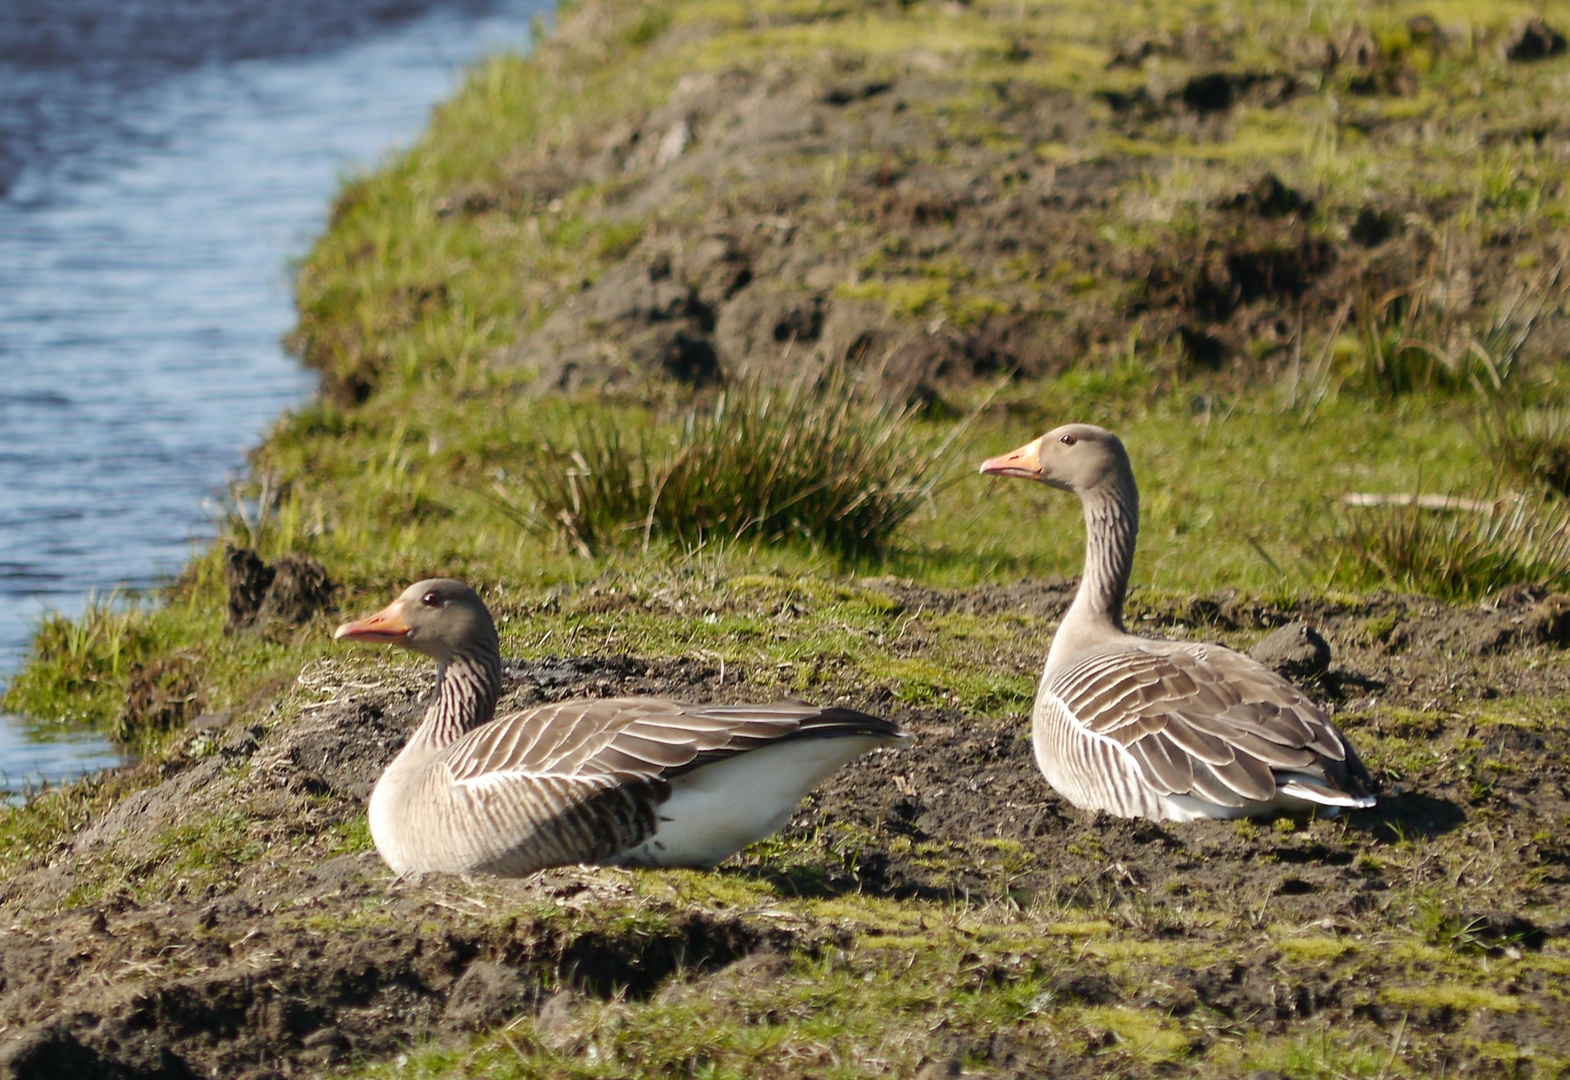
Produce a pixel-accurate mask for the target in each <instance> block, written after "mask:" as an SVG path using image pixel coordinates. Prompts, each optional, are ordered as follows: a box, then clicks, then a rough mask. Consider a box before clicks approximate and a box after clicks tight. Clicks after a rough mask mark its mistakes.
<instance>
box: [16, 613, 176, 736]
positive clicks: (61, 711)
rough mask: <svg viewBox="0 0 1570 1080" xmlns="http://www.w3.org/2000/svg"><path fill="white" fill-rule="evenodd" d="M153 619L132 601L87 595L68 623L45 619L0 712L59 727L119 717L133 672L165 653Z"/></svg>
mask: <svg viewBox="0 0 1570 1080" xmlns="http://www.w3.org/2000/svg"><path fill="white" fill-rule="evenodd" d="M170 644H171V642H170V640H169V638H168V636H167V634H165V633H164V627H163V626H162V625H160V620H159V619H158V618H157V617H156V615H155V614H154V613H153V612H152V611H151V610H150V609H149V607H148V605H147V604H145V603H143V602H142V601H141V600H139V599H136V598H130V597H125V596H122V595H121V594H119V593H118V592H117V593H112V594H110V595H109V596H107V597H100V596H97V595H95V594H89V596H88V597H87V599H86V601H85V602H84V603H83V605H82V613H81V614H80V615H79V616H77V617H76V618H74V619H72V618H68V617H66V616H64V615H60V614H47V615H45V616H43V618H42V619H40V620H39V623H38V629H37V630H36V631H35V632H34V634H33V645H32V650H31V652H30V653H29V655H28V659H27V663H26V666H25V667H24V668H23V670H22V672H21V674H20V675H18V676H17V678H15V679H14V680H12V682H11V684H10V686H9V687H7V689H6V693H5V697H4V699H3V700H0V706H3V707H4V708H5V709H6V710H8V711H10V712H15V713H21V714H24V715H28V716H33V717H38V718H47V719H50V720H58V721H60V722H61V723H68V724H80V723H90V724H93V723H96V724H107V723H109V722H111V721H113V720H114V719H115V718H116V717H117V716H118V715H119V713H120V707H121V703H122V702H123V701H124V698H125V688H126V683H127V680H128V678H129V676H130V673H131V671H132V669H133V668H135V667H137V666H138V665H141V664H143V663H145V662H146V661H148V660H150V659H151V658H153V657H154V656H158V655H162V654H163V653H165V652H166V651H168V650H169V648H170Z"/></svg>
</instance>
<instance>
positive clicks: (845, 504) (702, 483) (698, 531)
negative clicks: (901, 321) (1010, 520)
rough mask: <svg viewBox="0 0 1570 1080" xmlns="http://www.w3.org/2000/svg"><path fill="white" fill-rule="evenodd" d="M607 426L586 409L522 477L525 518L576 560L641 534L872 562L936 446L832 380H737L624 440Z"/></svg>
mask: <svg viewBox="0 0 1570 1080" xmlns="http://www.w3.org/2000/svg"><path fill="white" fill-rule="evenodd" d="M619 419H620V418H618V417H616V416H615V415H614V414H612V415H600V416H593V415H592V414H591V417H590V418H588V419H586V420H583V421H581V422H580V423H579V424H578V426H577V429H576V431H575V432H574V437H573V440H572V442H571V443H570V444H559V445H547V446H545V447H544V448H542V450H541V452H540V455H539V458H538V460H537V462H536V463H535V466H534V467H533V468H531V469H529V470H528V471H527V472H526V473H525V479H524V483H525V484H526V486H527V487H528V488H529V490H530V492H531V493H532V494H533V496H534V498H535V500H536V503H537V506H538V520H539V521H540V522H542V523H543V524H544V526H545V527H546V528H549V529H552V530H556V531H558V532H559V533H560V534H561V535H562V536H563V537H565V538H566V539H567V540H568V541H569V542H570V544H571V545H572V546H573V547H575V548H577V549H578V550H579V551H581V552H582V553H583V554H585V555H587V554H590V553H593V552H597V551H603V550H605V549H607V548H612V547H615V546H618V545H623V544H626V543H628V542H629V541H631V542H636V541H640V540H641V541H642V542H643V544H644V546H645V547H647V545H648V542H649V540H650V539H651V538H653V537H659V538H662V539H670V540H675V541H677V542H678V543H680V544H682V545H684V546H686V547H688V548H694V547H698V546H700V545H702V544H705V543H707V542H710V541H714V540H722V541H736V540H747V539H752V538H760V539H763V540H765V541H770V542H777V541H785V540H805V541H807V542H808V543H810V544H812V545H815V546H817V547H819V548H822V549H823V550H826V551H829V552H832V553H834V554H836V555H840V556H844V557H849V558H854V557H857V556H861V555H868V554H873V553H876V552H878V551H880V550H882V549H884V548H885V547H886V546H887V545H888V544H889V542H890V540H891V538H892V537H893V535H894V533H895V531H896V530H898V528H899V527H900V525H901V524H902V523H903V522H904V521H905V520H906V519H907V518H909V517H910V516H911V515H912V514H913V513H915V512H916V510H917V509H919V508H920V507H921V506H922V505H923V504H925V503H926V502H927V501H928V500H930V499H931V497H932V492H933V487H934V484H935V482H936V479H937V474H938V470H939V468H940V466H941V464H942V461H943V457H944V454H943V451H944V450H945V449H946V448H947V445H948V444H947V443H946V442H945V443H943V444H940V445H939V447H937V448H936V449H932V448H929V447H928V445H927V440H926V439H924V438H923V437H922V435H921V434H920V433H919V432H918V430H917V428H916V427H915V425H914V423H913V419H914V414H913V412H912V410H911V409H910V408H908V407H904V406H897V405H890V404H885V403H881V402H877V401H873V400H870V399H869V398H867V397H866V396H864V395H863V394H862V393H861V392H859V391H858V390H857V388H856V387H855V386H853V385H852V384H851V382H850V381H849V379H848V378H847V377H846V376H844V375H843V374H830V375H827V376H824V377H822V378H818V379H814V380H810V381H802V382H798V383H796V384H794V385H793V386H791V387H790V388H789V389H778V388H775V387H771V386H768V385H766V384H764V383H762V382H759V381H757V380H755V379H743V380H741V381H739V382H737V383H736V384H734V385H732V386H731V387H730V388H728V389H727V390H726V391H725V392H724V393H722V394H721V395H720V397H719V399H718V401H716V402H715V404H714V406H713V408H712V409H703V408H698V409H694V410H693V411H692V412H690V413H688V414H687V416H686V417H685V419H684V421H683V422H681V423H680V424H679V425H678V426H676V427H675V429H674V430H669V429H663V430H662V429H660V428H656V429H654V430H653V431H650V432H645V433H642V434H640V435H639V436H638V437H637V438H636V440H635V441H634V440H633V439H629V438H627V437H625V436H624V435H623V433H622V427H621V424H620V422H619Z"/></svg>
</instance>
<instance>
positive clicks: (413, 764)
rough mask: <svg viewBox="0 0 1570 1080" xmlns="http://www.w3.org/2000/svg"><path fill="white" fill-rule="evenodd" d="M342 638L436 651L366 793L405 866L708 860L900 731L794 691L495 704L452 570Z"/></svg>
mask: <svg viewBox="0 0 1570 1080" xmlns="http://www.w3.org/2000/svg"><path fill="white" fill-rule="evenodd" d="M334 636H335V637H338V638H344V639H347V640H350V641H367V642H384V643H389V644H394V645H399V646H402V647H404V648H407V649H412V650H414V651H415V652H419V653H423V654H425V655H426V656H429V657H431V658H432V659H434V660H435V661H436V662H437V664H438V665H439V666H438V670H437V676H436V694H435V696H434V697H433V698H432V700H431V703H430V705H429V707H428V708H427V709H426V711H425V716H424V718H423V719H422V720H421V721H420V724H419V727H417V728H416V729H415V732H414V734H413V735H412V736H410V738H409V741H408V743H407V744H406V745H405V746H404V748H403V750H402V751H401V752H400V753H399V754H398V756H397V757H396V758H394V759H393V761H392V763H391V764H390V765H388V766H387V770H386V771H385V772H383V773H382V776H381V779H379V780H378V781H377V782H376V787H375V788H374V789H373V790H372V792H371V805H370V825H371V837H372V839H373V840H375V842H376V850H377V851H378V852H380V853H381V856H382V858H383V859H385V860H386V861H387V865H389V866H390V867H392V869H393V870H394V871H396V872H398V873H400V874H405V873H413V872H422V871H429V870H438V871H445V872H448V873H460V874H461V873H487V874H497V875H502V876H520V875H523V874H528V873H532V872H533V871H535V870H539V869H542V868H544V867H547V866H560V865H565V864H569V863H619V864H628V865H638V866H713V865H714V864H716V863H718V862H720V861H721V860H722V859H724V858H726V857H727V856H729V855H731V854H732V853H734V852H736V851H738V850H740V849H741V848H743V847H745V846H746V845H747V844H750V843H752V842H753V841H755V840H761V839H762V838H764V837H765V836H768V835H769V834H770V833H772V832H774V831H775V830H777V829H778V828H779V827H780V826H782V825H784V824H785V822H786V821H787V820H789V818H790V815H791V814H792V812H794V810H795V809H796V805H797V803H799V802H800V801H801V799H802V797H803V796H804V795H806V794H807V792H809V791H811V790H812V788H814V787H815V786H816V785H817V784H818V783H819V782H820V781H821V780H823V779H824V778H825V777H827V776H828V775H829V774H830V773H832V772H833V771H834V770H835V769H838V768H839V767H840V766H841V765H844V764H845V763H846V762H848V761H850V760H851V759H853V758H855V757H858V756H860V755H861V754H864V753H866V752H868V751H869V750H873V749H876V748H877V747H881V746H903V745H905V744H907V743H908V742H909V740H908V739H907V738H906V736H905V735H904V734H903V733H902V732H901V731H900V730H899V728H897V727H896V726H895V725H893V724H892V723H890V722H888V721H887V720H881V719H878V718H877V717H874V716H868V715H866V714H865V713H860V712H857V711H855V710H853V709H841V708H827V709H825V708H818V707H817V706H814V705H808V704H805V703H804V702H799V701H780V702H775V703H774V704H772V705H712V706H703V705H688V704H684V703H682V702H678V701H670V700H667V699H664V698H599V699H590V700H578V701H562V702H556V703H554V704H549V705H541V706H539V707H537V708H533V709H527V710H525V711H523V712H515V713H509V714H507V715H505V716H494V715H493V714H494V713H495V711H496V703H497V700H498V698H499V697H500V695H501V689H502V661H501V651H500V647H499V645H498V642H497V638H496V627H495V624H494V623H493V622H492V620H491V615H490V612H489V611H488V610H487V609H486V607H485V603H484V602H483V601H482V600H481V599H480V598H479V596H478V595H476V594H475V592H474V590H472V589H470V588H469V587H468V586H467V585H464V584H463V583H462V582H458V581H453V580H450V579H446V578H436V579H432V580H429V581H421V582H418V583H416V584H414V585H411V586H409V588H408V589H407V590H406V591H405V592H404V593H403V595H402V596H400V597H398V599H396V600H394V601H393V602H392V603H391V604H389V605H388V606H387V607H386V608H385V609H383V610H382V611H379V612H377V613H376V614H374V615H371V616H369V617H367V618H364V619H360V620H359V621H357V622H350V623H345V624H344V625H343V626H340V627H339V628H338V631H337V633H336V634H335V635H334Z"/></svg>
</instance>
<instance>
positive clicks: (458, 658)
mask: <svg viewBox="0 0 1570 1080" xmlns="http://www.w3.org/2000/svg"><path fill="white" fill-rule="evenodd" d="M501 676H502V660H501V652H500V650H499V649H497V648H496V646H494V645H485V644H481V645H477V646H473V647H471V648H469V649H467V650H465V651H463V652H460V653H458V654H457V655H455V656H454V657H453V658H452V659H451V660H449V661H448V662H447V663H445V664H443V665H442V666H441V667H440V668H439V669H438V670H437V672H436V696H435V697H434V698H432V700H431V703H430V705H429V706H428V707H427V708H426V710H425V718H424V719H423V720H422V721H421V722H420V726H419V728H418V729H417V730H416V731H415V733H414V736H413V737H412V738H411V739H410V740H409V744H410V745H411V746H414V745H416V744H419V745H421V746H423V747H426V748H429V749H433V750H436V749H441V748H442V747H444V746H447V745H448V744H449V743H452V742H454V741H456V740H457V739H459V738H460V737H462V736H463V734H464V733H465V732H468V731H472V730H474V729H475V728H477V727H479V726H480V725H481V724H483V723H485V722H486V721H488V720H489V719H490V718H491V717H492V716H493V715H494V714H495V712H496V701H497V699H498V698H499V697H500V696H501V683H502V678H501Z"/></svg>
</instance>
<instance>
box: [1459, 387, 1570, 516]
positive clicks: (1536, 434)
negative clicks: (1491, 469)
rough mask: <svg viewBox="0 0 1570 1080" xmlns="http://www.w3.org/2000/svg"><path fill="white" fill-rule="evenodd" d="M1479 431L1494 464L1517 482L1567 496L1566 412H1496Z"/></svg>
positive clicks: (1569, 442)
mask: <svg viewBox="0 0 1570 1080" xmlns="http://www.w3.org/2000/svg"><path fill="white" fill-rule="evenodd" d="M1479 428H1480V434H1481V436H1482V438H1483V440H1484V442H1485V445H1487V447H1488V449H1489V452H1490V453H1491V454H1492V455H1493V457H1494V460H1496V461H1497V462H1499V464H1500V465H1501V466H1502V467H1504V468H1505V469H1506V470H1508V471H1509V472H1510V473H1511V474H1512V475H1513V476H1515V477H1516V478H1517V479H1519V480H1522V481H1525V482H1526V483H1529V484H1532V485H1534V486H1535V485H1541V486H1542V487H1545V488H1547V489H1548V490H1549V491H1551V492H1554V493H1555V494H1558V495H1570V409H1565V408H1563V407H1560V406H1541V407H1537V408H1530V407H1529V408H1517V409H1510V408H1499V409H1495V410H1493V411H1492V412H1491V413H1486V414H1484V417H1483V419H1482V420H1481V421H1480V422H1479Z"/></svg>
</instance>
